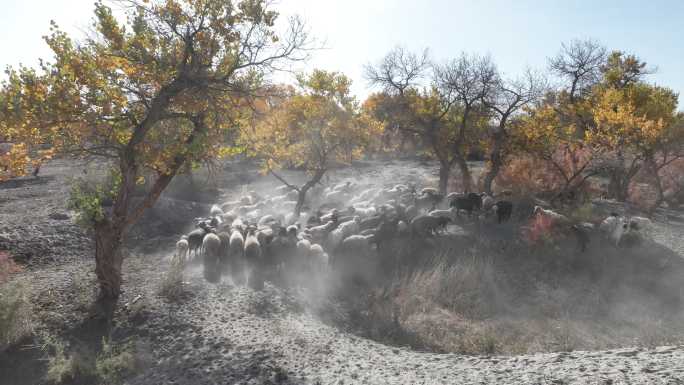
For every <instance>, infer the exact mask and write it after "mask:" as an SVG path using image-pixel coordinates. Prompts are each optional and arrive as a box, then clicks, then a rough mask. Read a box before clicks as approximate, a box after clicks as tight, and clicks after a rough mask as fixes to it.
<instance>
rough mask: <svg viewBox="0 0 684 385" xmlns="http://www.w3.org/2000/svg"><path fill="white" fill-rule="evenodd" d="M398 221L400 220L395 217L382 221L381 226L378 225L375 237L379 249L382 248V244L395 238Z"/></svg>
mask: <svg viewBox="0 0 684 385" xmlns="http://www.w3.org/2000/svg"><path fill="white" fill-rule="evenodd" d="M398 222H399V221H398V220H396V219H393V220H384V221H382V223H380V226H378V228H377V229H376V230H375V237H374V238H373V241H374V242H375V244H376V245H377V247H378V250H380V247H381V246H382V244H384V243H385V242H386V241H389V240H391V239H393V238H394V237H395V236H396V235H397V232H398V230H397V227H398V225H397V224H398Z"/></svg>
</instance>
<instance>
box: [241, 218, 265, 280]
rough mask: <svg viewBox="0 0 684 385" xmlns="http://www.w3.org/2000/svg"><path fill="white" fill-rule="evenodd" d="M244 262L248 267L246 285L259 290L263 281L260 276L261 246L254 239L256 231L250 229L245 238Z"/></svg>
mask: <svg viewBox="0 0 684 385" xmlns="http://www.w3.org/2000/svg"><path fill="white" fill-rule="evenodd" d="M245 260H246V261H247V264H248V265H249V267H250V276H249V280H248V283H249V285H250V286H251V287H252V288H253V289H255V290H261V289H262V288H263V286H264V281H263V278H262V275H261V268H262V266H261V265H262V263H261V262H262V261H261V244H260V243H259V240H258V239H257V237H256V229H254V228H250V229H249V230H248V231H247V237H246V238H245Z"/></svg>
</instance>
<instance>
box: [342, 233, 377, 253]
mask: <svg viewBox="0 0 684 385" xmlns="http://www.w3.org/2000/svg"><path fill="white" fill-rule="evenodd" d="M374 239H375V236H374V235H352V236H350V237H347V238H345V239H344V240H343V241H342V244H341V245H340V251H342V252H361V253H365V252H367V251H369V250H370V249H371V242H372V241H373V240H374Z"/></svg>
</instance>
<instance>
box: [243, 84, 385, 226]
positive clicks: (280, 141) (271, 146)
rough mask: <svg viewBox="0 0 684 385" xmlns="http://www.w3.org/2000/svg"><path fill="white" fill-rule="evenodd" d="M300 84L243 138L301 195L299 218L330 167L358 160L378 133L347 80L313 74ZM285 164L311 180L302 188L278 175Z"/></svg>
mask: <svg viewBox="0 0 684 385" xmlns="http://www.w3.org/2000/svg"><path fill="white" fill-rule="evenodd" d="M298 81H299V90H298V91H297V92H294V93H293V94H292V95H290V96H288V97H285V98H283V99H282V100H281V101H280V102H278V103H275V104H274V105H273V107H272V108H270V109H267V110H266V111H265V112H264V113H263V114H262V115H263V116H261V117H258V118H257V122H256V123H255V125H254V127H253V128H251V129H244V130H243V134H242V140H241V142H242V143H243V145H244V146H245V147H246V148H248V150H249V151H250V153H251V154H252V155H253V156H255V157H257V158H259V159H261V160H262V161H263V169H264V171H265V172H268V173H270V174H272V175H273V176H274V177H275V178H276V179H278V180H279V181H281V182H282V183H283V184H285V185H286V186H288V187H290V188H291V189H293V190H295V191H297V193H298V198H297V204H296V206H295V208H294V214H295V217H299V214H300V211H301V208H302V206H303V205H304V202H305V199H306V194H307V192H308V191H309V190H310V189H311V188H312V187H313V186H315V185H316V184H317V183H319V182H320V180H321V178H323V176H324V175H325V173H326V172H327V171H328V170H329V169H330V167H331V166H332V165H333V164H334V163H349V162H351V160H352V159H353V158H355V157H358V156H359V155H360V153H361V151H362V150H363V148H364V147H365V146H366V145H368V143H369V141H370V139H371V138H372V137H373V136H374V135H375V134H376V133H375V132H373V126H372V125H370V126H369V125H366V124H364V122H365V120H364V119H363V117H361V116H360V115H359V113H358V111H357V110H358V107H357V105H356V102H355V100H354V98H352V97H351V96H350V88H349V87H350V86H351V80H349V78H347V77H346V76H344V75H343V74H340V73H336V72H326V71H321V70H314V71H313V72H312V73H311V74H309V75H300V76H299V77H298ZM286 166H287V167H295V168H299V169H303V170H305V171H306V173H307V175H308V176H309V178H308V180H307V181H306V182H305V183H304V184H303V185H302V186H296V185H294V184H292V183H290V182H288V181H287V180H286V179H285V178H284V177H283V176H282V175H280V173H279V171H278V170H279V169H281V168H283V167H286Z"/></svg>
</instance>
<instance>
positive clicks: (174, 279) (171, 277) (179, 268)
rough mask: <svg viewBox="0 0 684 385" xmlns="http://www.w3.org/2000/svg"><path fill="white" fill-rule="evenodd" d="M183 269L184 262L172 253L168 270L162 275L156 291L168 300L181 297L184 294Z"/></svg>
mask: <svg viewBox="0 0 684 385" xmlns="http://www.w3.org/2000/svg"><path fill="white" fill-rule="evenodd" d="M184 269H185V263H184V262H183V261H181V260H180V258H178V256H176V255H174V257H173V258H172V259H171V266H170V268H169V271H167V272H166V273H164V274H163V275H162V279H161V282H160V283H159V288H158V291H157V293H158V294H159V295H160V296H162V297H164V298H166V299H168V300H170V301H177V300H179V299H181V298H182V297H183V296H184V295H185V294H186V290H185V287H184V284H183V270H184Z"/></svg>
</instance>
